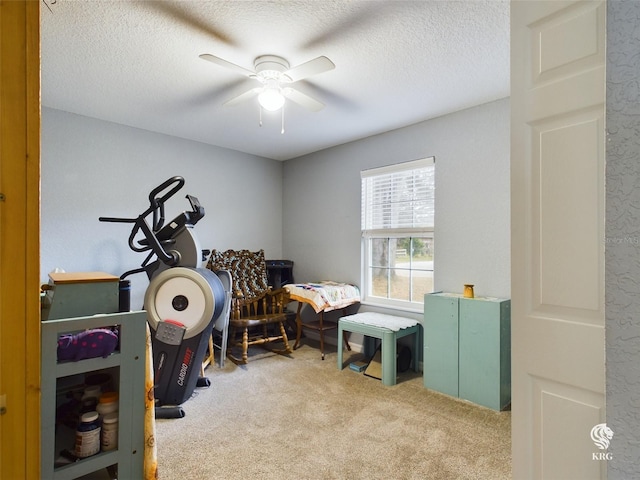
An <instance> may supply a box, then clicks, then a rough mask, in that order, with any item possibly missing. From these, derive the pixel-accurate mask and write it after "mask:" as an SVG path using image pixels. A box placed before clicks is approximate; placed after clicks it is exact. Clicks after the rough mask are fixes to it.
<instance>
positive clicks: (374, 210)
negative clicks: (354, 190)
mask: <svg viewBox="0 0 640 480" xmlns="http://www.w3.org/2000/svg"><path fill="white" fill-rule="evenodd" d="M434 173H435V159H434V158H433V157H430V158H425V159H422V160H415V161H412V162H406V163H400V164H396V165H390V166H387V167H381V168H375V169H372V170H365V171H363V172H361V176H362V287H363V288H362V291H363V302H366V303H370V304H376V305H380V306H387V307H397V308H405V309H409V310H419V311H422V304H423V300H424V294H425V293H429V292H432V291H433V254H434V250H433V249H434V244H433V233H434V213H435V209H434V203H435V202H434V196H435V185H434Z"/></svg>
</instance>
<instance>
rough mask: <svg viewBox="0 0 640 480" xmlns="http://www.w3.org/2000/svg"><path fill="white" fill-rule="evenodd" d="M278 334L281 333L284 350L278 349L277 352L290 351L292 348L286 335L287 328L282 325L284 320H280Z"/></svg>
mask: <svg viewBox="0 0 640 480" xmlns="http://www.w3.org/2000/svg"><path fill="white" fill-rule="evenodd" d="M280 335H282V342H283V343H284V350H281V351H279V352H278V353H283V354H285V353H291V352H293V350H292V349H291V347H290V346H289V338H288V337H287V330H286V329H285V327H284V322H280Z"/></svg>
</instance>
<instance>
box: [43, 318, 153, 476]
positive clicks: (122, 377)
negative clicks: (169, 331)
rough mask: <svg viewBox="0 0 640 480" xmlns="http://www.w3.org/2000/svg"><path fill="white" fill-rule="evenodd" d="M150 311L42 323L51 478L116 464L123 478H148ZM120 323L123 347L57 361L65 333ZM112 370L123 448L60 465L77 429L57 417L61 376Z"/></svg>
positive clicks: (46, 469) (46, 472) (46, 471)
mask: <svg viewBox="0 0 640 480" xmlns="http://www.w3.org/2000/svg"><path fill="white" fill-rule="evenodd" d="M146 322H147V320H146V312H144V311H139V312H126V313H116V314H105V315H94V316H89V317H76V318H65V319H57V320H47V321H44V322H42V364H41V374H42V381H41V389H42V402H41V405H42V406H41V418H42V420H41V432H42V434H41V436H42V438H41V440H42V448H41V456H40V457H41V475H42V478H43V479H44V478H46V479H48V480H49V479H65V480H66V479H69V480H70V479H75V478H78V477H81V476H84V475H87V474H91V473H96V472H100V471H102V470H104V471H106V470H105V469H106V468H107V467H113V466H115V467H116V468H117V473H118V478H121V479H137V478H143V476H144V472H143V469H144V468H143V462H144V403H145V360H146V353H145V347H146ZM114 325H117V326H118V327H119V340H120V347H119V349H118V350H116V351H115V352H113V353H112V354H111V355H109V356H108V357H107V358H89V359H85V360H80V361H77V362H72V361H69V362H58V361H57V344H58V337H59V336H60V335H61V334H67V333H75V332H79V331H82V330H85V329H92V328H101V327H108V326H114ZM96 372H113V373H115V375H113V376H114V379H115V382H116V385H114V386H115V387H116V388H117V390H118V394H119V411H118V416H119V422H118V423H119V428H118V448H117V449H116V450H111V451H107V452H101V453H98V454H97V455H93V456H91V457H88V458H84V459H82V460H79V461H77V462H74V463H70V464H68V465H64V466H60V467H56V466H55V460H56V458H57V457H58V456H59V453H60V451H61V450H64V449H71V450H72V449H73V446H74V444H73V441H74V439H75V436H74V433H73V430H71V429H70V428H68V427H65V426H64V425H58V424H57V422H56V403H57V402H56V399H57V397H58V387H59V380H60V379H66V378H72V377H75V376H80V377H82V376H83V375H85V374H87V373H96Z"/></svg>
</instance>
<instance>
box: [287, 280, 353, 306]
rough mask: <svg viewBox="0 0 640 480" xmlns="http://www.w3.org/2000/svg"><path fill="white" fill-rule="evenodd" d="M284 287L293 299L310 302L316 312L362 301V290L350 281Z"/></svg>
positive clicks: (294, 284)
mask: <svg viewBox="0 0 640 480" xmlns="http://www.w3.org/2000/svg"><path fill="white" fill-rule="evenodd" d="M283 288H285V289H286V290H287V292H288V293H289V296H290V297H291V300H295V301H297V302H304V303H308V304H309V305H311V306H312V307H313V309H314V310H315V312H316V313H319V312H322V311H325V312H327V311H330V310H336V309H339V308H344V307H347V306H349V305H353V304H354V303H357V302H359V301H360V290H359V289H358V287H356V286H355V285H350V284H348V283H337V282H329V281H324V282H318V283H290V284H288V285H284V286H283Z"/></svg>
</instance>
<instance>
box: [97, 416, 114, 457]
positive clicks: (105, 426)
mask: <svg viewBox="0 0 640 480" xmlns="http://www.w3.org/2000/svg"><path fill="white" fill-rule="evenodd" d="M100 439H101V442H100V443H101V447H102V451H104V452H106V451H108V450H115V449H116V448H117V447H118V414H117V412H112V413H107V414H106V415H105V416H104V417H102V433H101V437H100Z"/></svg>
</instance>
